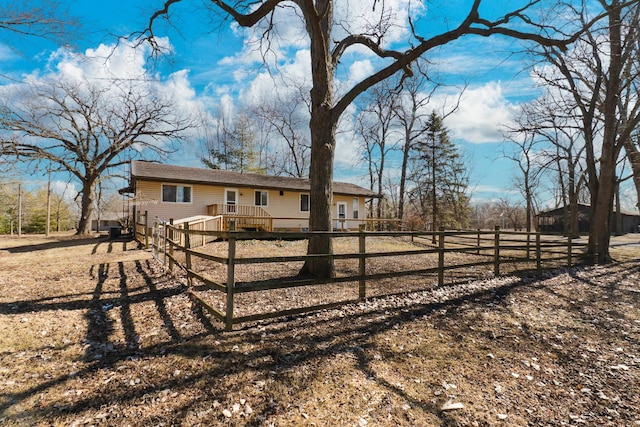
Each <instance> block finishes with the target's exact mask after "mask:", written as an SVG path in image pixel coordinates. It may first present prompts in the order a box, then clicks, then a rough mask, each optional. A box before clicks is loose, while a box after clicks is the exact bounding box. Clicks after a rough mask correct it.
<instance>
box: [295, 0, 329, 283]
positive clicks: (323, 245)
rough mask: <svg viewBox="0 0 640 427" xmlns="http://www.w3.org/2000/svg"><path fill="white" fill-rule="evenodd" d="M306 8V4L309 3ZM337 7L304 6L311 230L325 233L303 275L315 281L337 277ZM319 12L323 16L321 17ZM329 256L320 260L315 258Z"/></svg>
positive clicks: (314, 241)
mask: <svg viewBox="0 0 640 427" xmlns="http://www.w3.org/2000/svg"><path fill="white" fill-rule="evenodd" d="M305 4H306V3H305ZM332 5H333V3H332V2H331V1H330V0H318V1H317V2H316V7H315V8H312V7H310V6H309V5H308V4H307V5H306V6H301V8H302V9H303V12H304V14H305V17H306V20H307V31H309V33H310V39H311V46H310V51H311V77H312V79H313V89H312V90H311V119H310V121H309V130H310V132H311V165H310V168H309V180H310V181H311V190H310V193H309V204H310V206H309V230H310V231H312V232H314V231H315V232H318V231H319V232H324V234H312V235H311V236H310V238H309V247H308V248H307V254H308V255H311V257H309V258H308V259H307V261H306V262H305V263H304V266H303V267H302V270H301V271H300V274H302V275H311V276H314V277H320V278H323V277H333V276H335V267H334V264H333V257H331V256H330V255H331V254H333V246H332V240H331V236H330V235H329V234H328V232H329V231H331V229H332V227H331V206H332V205H333V158H334V153H335V148H336V128H337V118H336V117H334V112H333V107H334V105H333V102H334V100H333V79H334V73H335V68H334V64H333V62H332V56H331V49H330V47H329V45H330V42H331V25H332V24H333V22H332V20H333V10H332ZM318 12H320V13H319V14H318ZM325 254H326V255H327V256H326V257H316V256H315V255H325Z"/></svg>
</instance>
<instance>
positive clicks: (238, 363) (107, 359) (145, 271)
mask: <svg viewBox="0 0 640 427" xmlns="http://www.w3.org/2000/svg"><path fill="white" fill-rule="evenodd" d="M135 263H136V264H135V271H136V272H137V274H138V275H139V276H140V277H142V279H143V282H144V283H145V290H144V292H142V293H140V288H139V287H132V286H131V283H130V281H131V277H129V276H128V275H127V274H126V272H125V269H124V264H123V263H122V262H120V263H115V264H100V265H99V267H98V271H97V277H96V286H95V288H94V290H93V293H92V294H90V295H88V294H87V295H85V296H86V297H87V298H84V299H82V300H81V301H73V302H69V303H67V304H66V305H65V303H56V304H55V305H54V306H53V307H55V309H62V310H78V309H83V310H87V313H86V320H87V324H88V330H87V335H86V341H87V342H88V343H89V347H88V348H87V352H86V354H85V357H84V359H83V361H84V366H83V368H82V369H81V370H80V371H78V372H75V373H74V375H73V378H76V377H84V376H86V377H90V376H91V375H92V374H93V373H94V372H95V371H97V370H111V369H115V368H117V367H118V366H119V365H120V364H121V363H122V362H125V361H131V360H136V359H143V360H149V359H154V358H165V357H167V356H170V355H172V356H180V357H184V358H187V359H202V360H207V365H206V367H204V368H203V369H201V370H199V371H197V372H193V373H192V374H191V375H190V376H189V377H175V378H169V379H167V378H166V377H157V378H156V377H154V376H153V375H151V376H150V377H148V378H146V379H145V381H144V383H143V384H140V386H138V387H130V388H123V387H120V388H116V389H112V390H110V392H109V393H106V392H105V393H103V394H102V395H100V396H97V397H96V396H87V397H86V398H85V397H81V398H79V399H77V400H75V401H74V402H73V403H72V404H69V405H66V406H65V407H64V408H59V407H54V406H52V405H43V406H42V407H39V408H35V409H33V410H32V411H31V412H30V414H28V415H29V416H31V417H36V418H37V417H40V418H42V417H44V418H46V417H48V416H51V414H53V413H55V414H56V416H62V415H66V416H81V415H82V414H83V413H84V412H85V411H87V410H99V409H100V408H102V407H104V406H106V405H110V404H112V403H113V402H123V403H124V402H133V401H142V400H144V399H145V396H148V395H153V394H154V393H159V392H161V391H162V390H167V389H171V390H177V391H180V390H186V389H189V388H198V387H200V385H201V384H217V383H218V382H219V381H222V380H223V379H224V378H225V377H226V376H228V375H230V374H238V373H243V372H244V373H251V374H253V375H259V376H262V377H268V376H270V375H273V373H284V372H288V371H289V370H295V369H298V368H300V367H301V366H303V365H305V364H308V363H311V362H314V361H318V360H321V359H323V358H326V357H335V356H336V355H344V354H349V355H355V356H356V362H355V363H356V365H357V368H358V369H359V370H360V371H361V372H362V374H363V375H364V376H365V377H367V378H369V379H371V380H373V381H375V383H376V384H378V386H380V387H381V388H383V389H385V390H387V391H388V393H389V394H391V395H395V396H398V397H399V398H400V399H402V400H406V401H409V402H411V405H412V406H414V407H417V408H420V410H421V411H423V412H425V413H430V414H432V415H433V416H434V417H436V418H438V419H439V420H440V421H441V425H453V424H455V423H454V422H453V421H451V420H450V419H449V418H448V417H449V416H448V414H446V413H444V412H442V411H441V410H440V409H439V407H437V406H435V405H434V404H433V403H431V402H429V401H428V400H425V399H419V398H416V397H415V396H412V395H410V394H408V393H407V392H406V391H405V390H403V389H402V388H400V387H398V386H397V385H395V384H393V383H391V382H390V381H389V380H387V379H386V378H384V377H382V376H380V374H379V373H377V372H376V370H375V369H373V368H372V366H371V362H372V359H371V354H370V352H369V349H370V348H371V346H372V337H374V336H375V335H376V334H383V333H385V332H387V331H390V330H392V329H393V328H395V327H397V326H398V325H402V324H406V323H408V322H413V321H415V319H416V318H420V317H422V316H425V315H431V314H433V313H434V312H439V313H442V314H441V315H440V316H439V319H440V320H441V321H442V322H443V323H442V325H441V326H443V327H447V326H448V325H451V323H452V322H454V323H456V322H457V321H458V320H463V319H462V318H461V317H459V315H460V312H461V311H462V310H464V306H465V305H467V304H475V305H486V306H487V307H489V306H492V307H501V308H502V309H504V307H505V300H506V299H507V298H508V296H509V295H510V294H511V293H512V292H514V291H516V290H518V289H519V288H522V287H527V286H538V285H536V282H535V280H532V279H530V278H522V279H520V280H514V281H512V282H510V283H508V284H506V285H503V286H500V287H496V288H493V289H490V290H482V291H477V292H472V293H468V294H465V295H462V296H459V297H456V298H451V299H449V300H444V301H441V302H433V303H427V304H416V305H415V306H410V307H403V308H401V309H397V310H395V311H392V310H390V309H388V308H379V309H376V308H373V309H370V310H367V311H365V312H359V313H354V314H346V315H341V316H337V315H336V316H334V317H331V316H323V317H318V316H316V314H315V313H309V314H304V315H297V316H290V317H287V318H279V319H271V320H267V321H262V322H259V323H254V324H246V325H244V326H243V327H242V328H240V329H238V330H236V331H233V332H228V333H225V332H223V331H222V327H223V325H222V324H219V323H216V324H213V323H212V322H211V321H210V318H209V317H208V316H206V315H205V314H204V313H203V312H202V310H201V308H200V306H199V305H196V306H193V307H192V314H193V315H194V318H195V319H197V322H200V323H201V326H202V328H201V329H200V331H199V332H198V333H195V334H191V335H187V334H183V333H181V332H180V330H179V329H178V328H177V327H176V320H175V319H174V318H173V317H172V315H171V312H170V310H168V303H167V299H169V298H172V297H175V296H177V295H179V294H181V293H183V292H184V291H185V288H184V286H182V285H180V284H178V283H174V284H173V285H172V286H165V287H162V288H160V287H159V286H158V283H157V278H156V277H154V276H153V275H152V274H151V273H150V264H149V261H146V262H141V261H135ZM114 271H117V276H118V277H119V283H118V292H119V293H118V295H110V296H108V297H106V298H105V297H104V294H105V289H104V285H105V282H106V280H107V278H108V277H109V276H110V275H112V274H113V275H114V276H115V275H116V273H114ZM563 272H564V270H562V271H559V272H558V273H557V274H563ZM550 291H552V290H550ZM147 301H150V302H153V304H154V307H155V310H156V312H157V315H158V316H159V318H160V319H161V321H162V324H163V327H164V329H165V330H166V332H167V339H166V340H165V341H163V342H159V343H156V344H154V345H150V346H144V347H143V346H140V344H139V341H138V335H137V332H136V324H135V320H134V318H135V316H134V315H133V312H134V311H135V310H136V307H135V305H136V304H137V303H139V302H147ZM21 304H22V305H21V306H24V310H28V308H31V311H38V310H49V309H53V308H52V305H50V304H48V303H45V304H43V303H42V301H34V303H33V304H31V305H30V304H29V303H28V302H21ZM114 307H118V308H120V322H119V323H120V325H121V327H122V328H123V335H124V337H125V339H124V341H125V343H124V345H120V346H118V345H116V344H115V343H113V342H112V341H111V340H110V336H111V335H112V333H113V328H114V325H113V322H112V321H111V320H110V319H109V318H108V316H107V312H108V311H109V310H111V309H113V308H114ZM5 310H6V308H5ZM2 312H3V310H2V309H1V308H0V313H2ZM460 323H461V322H460ZM468 326H469V325H465V324H460V327H459V329H458V331H457V332H456V333H461V334H467V333H468V334H475V335H477V336H478V337H482V334H484V333H485V331H482V330H473V329H471V328H469V327H468ZM516 333H517V334H519V335H521V336H522V337H528V336H530V335H532V334H534V333H535V331H532V330H529V329H528V328H527V326H526V325H525V326H524V328H523V329H522V330H520V331H519V332H516ZM492 339H494V340H496V339H497V340H498V341H500V342H501V344H502V345H503V346H506V347H507V349H508V347H509V346H513V349H514V351H515V350H517V349H519V348H520V347H521V344H520V343H518V342H517V341H514V340H512V337H508V336H503V337H495V336H493V337H492ZM558 354H560V353H558ZM97 355H99V357H96V356H97ZM567 363H569V361H567ZM71 379H72V377H71V376H70V375H61V376H58V377H54V378H52V379H50V380H48V381H45V382H42V383H41V384H39V385H38V386H36V387H33V388H31V389H28V390H25V391H24V392H21V393H16V394H13V395H10V396H3V398H4V399H5V400H6V402H7V403H4V404H0V413H1V412H3V411H4V410H6V409H7V408H9V407H10V406H12V405H15V404H17V403H19V402H21V401H23V400H25V399H27V398H29V397H30V396H33V395H34V394H36V393H40V392H42V391H45V390H47V389H50V388H53V387H55V386H57V385H59V384H61V383H64V382H66V381H69V380H71ZM311 379H312V378H309V379H308V381H310V380H311ZM236 387H241V385H240V384H238V385H236ZM302 388H303V386H299V387H298V388H297V389H295V390H291V393H294V394H295V393H300V392H302ZM233 392H234V389H233V388H231V389H226V390H225V389H223V388H216V387H214V388H212V389H211V391H210V392H208V393H202V394H201V395H199V396H196V397H194V398H193V399H190V400H189V401H187V402H185V403H183V404H182V406H180V407H179V408H178V409H177V410H176V411H175V412H174V413H173V414H172V415H171V417H176V418H175V419H176V420H177V419H179V418H177V417H180V416H184V415H185V414H187V413H188V412H189V411H192V410H195V409H197V408H201V407H203V406H207V405H209V406H210V402H212V401H215V400H220V401H223V400H224V399H225V398H226V396H227V395H228V394H229V393H233ZM271 398H272V399H275V397H274V396H271ZM277 405H278V403H277V402H276V403H268V404H267V403H265V404H264V405H262V406H261V407H258V408H256V410H257V411H256V413H255V416H254V417H253V418H252V420H254V421H251V420H247V421H246V424H245V425H255V426H258V425H260V421H259V420H261V419H265V418H267V417H269V416H270V415H272V414H273V413H274V411H277ZM194 408H195V409H194ZM160 422H167V418H166V417H165V418H163V417H162V416H152V415H150V416H149V417H148V418H147V419H146V420H145V423H147V424H149V423H151V424H153V423H160Z"/></svg>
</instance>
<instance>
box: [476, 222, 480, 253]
mask: <svg viewBox="0 0 640 427" xmlns="http://www.w3.org/2000/svg"><path fill="white" fill-rule="evenodd" d="M476 242H477V244H476V246H477V247H478V249H477V250H476V255H480V229H479V228H478V239H477V240H476Z"/></svg>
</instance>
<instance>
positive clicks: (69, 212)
mask: <svg viewBox="0 0 640 427" xmlns="http://www.w3.org/2000/svg"><path fill="white" fill-rule="evenodd" d="M47 193H49V197H47ZM0 200H1V203H0V234H20V233H46V232H47V205H48V206H49V231H50V232H56V231H67V230H71V229H73V228H75V222H76V218H77V209H76V208H75V206H74V205H73V203H70V202H69V201H67V200H66V199H65V198H64V195H60V194H57V193H56V192H54V191H48V190H47V186H44V187H43V188H37V189H34V190H29V189H27V188H25V187H24V185H22V184H19V183H9V184H7V183H0ZM47 200H48V201H49V203H47Z"/></svg>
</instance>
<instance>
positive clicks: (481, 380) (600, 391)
mask: <svg viewBox="0 0 640 427" xmlns="http://www.w3.org/2000/svg"><path fill="white" fill-rule="evenodd" d="M636 237H638V236H627V237H624V238H623V239H622V240H620V241H617V244H616V246H615V247H614V255H615V256H616V257H617V258H618V259H620V262H619V263H616V264H612V265H609V266H591V267H590V266H579V267H575V268H572V269H558V270H554V271H548V272H545V274H544V275H543V276H542V277H535V278H534V277H517V276H504V277H499V278H489V279H485V280H480V281H475V282H469V283H461V284H458V285H455V286H448V287H445V288H442V289H431V290H427V291H423V292H412V293H409V294H406V295H397V296H393V297H386V298H374V299H370V300H368V301H366V302H362V303H358V304H352V305H348V306H344V307H342V308H340V309H335V310H326V311H321V312H316V313H311V314H307V315H300V316H296V317H290V318H282V319H274V320H270V321H263V322H259V323H253V324H246V325H243V326H242V327H238V328H237V330H234V331H233V332H223V330H222V329H223V325H222V324H221V323H219V322H217V321H215V320H213V319H211V318H210V317H209V316H208V315H206V314H205V313H203V312H202V311H201V310H199V309H198V307H197V306H195V305H193V304H192V302H191V301H190V300H189V298H188V297H187V294H186V293H185V288H184V285H183V280H180V278H177V277H170V276H167V275H165V274H164V272H163V270H162V269H161V268H160V266H159V265H158V264H157V263H156V261H155V260H152V259H151V256H150V253H149V252H146V251H143V250H140V249H138V247H137V245H136V244H135V243H134V242H128V241H109V240H106V239H104V238H82V239H80V238H75V237H73V236H65V235H61V236H53V237H50V238H45V237H43V236H23V237H22V238H17V237H9V236H0V425H3V426H34V425H35V426H58V425H60V426H63V425H64V426H80V425H108V426H127V425H131V426H198V425H201V426H218V425H220V426H360V427H361V426H562V425H566V426H569V425H575V426H582V425H587V426H607V425H610V426H640V393H638V391H639V390H640V251H639V250H638V247H637V245H636V243H637V241H638V240H640V238H637V239H636ZM281 246H282V245H281ZM283 249H286V245H285V247H284V248H283V247H280V246H278V244H277V243H273V248H271V249H270V250H272V251H273V252H274V253H275V252H276V251H280V250H283ZM243 250H248V249H247V248H246V247H245V248H243ZM263 250H264V248H263ZM429 287H431V286H430V285H429V286H425V288H429Z"/></svg>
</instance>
